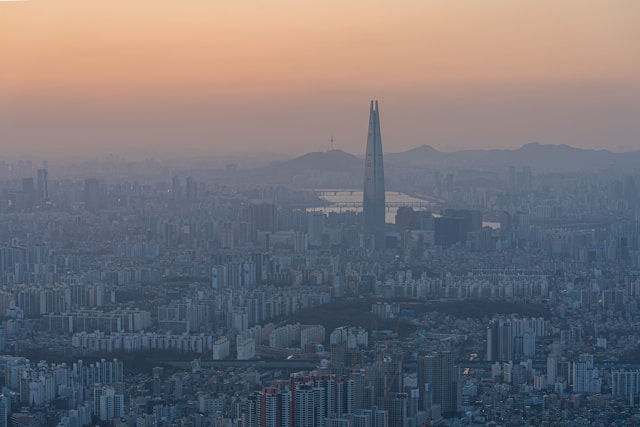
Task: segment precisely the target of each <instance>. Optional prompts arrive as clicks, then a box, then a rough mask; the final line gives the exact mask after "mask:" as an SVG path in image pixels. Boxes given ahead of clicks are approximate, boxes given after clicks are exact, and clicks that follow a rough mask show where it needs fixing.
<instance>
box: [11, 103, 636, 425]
mask: <svg viewBox="0 0 640 427" xmlns="http://www.w3.org/2000/svg"><path fill="white" fill-rule="evenodd" d="M332 143H333V141H332ZM329 148H330V149H329V150H328V151H327V152H326V153H311V154H310V155H305V156H301V157H299V158H294V159H290V160H287V161H283V162H281V163H277V164H276V165H275V166H271V167H267V166H264V167H257V168H249V169H243V168H242V167H241V166H239V165H238V164H235V163H228V164H224V165H223V166H220V167H212V168H211V170H208V171H207V170H205V168H203V167H202V166H200V163H198V164H195V163H194V162H195V160H192V161H190V162H186V161H185V162H173V163H172V162H170V161H165V162H162V161H154V160H151V159H147V160H145V161H143V162H133V161H127V160H125V159H124V158H122V157H120V156H116V155H113V156H110V157H109V158H107V159H101V160H95V161H93V162H91V163H82V164H75V165H65V166H64V167H60V166H54V165H48V164H47V163H46V162H45V163H43V164H42V165H37V166H36V163H35V162H34V161H29V160H20V161H15V162H13V161H0V179H1V181H0V189H1V193H0V218H1V220H0V242H2V243H1V245H0V285H1V290H0V314H1V315H2V318H3V321H2V328H1V329H0V350H2V353H3V355H2V356H0V365H1V368H2V369H0V379H1V381H2V395H1V396H0V427H4V426H12V427H19V426H20V427H24V426H43V427H44V426H50V427H55V426H57V427H81V426H88V425H104V426H107V425H109V426H120V427H124V426H127V427H155V426H183V427H208V426H225V427H226V426H233V427H254V426H273V427H285V426H296V427H304V426H314V427H321V426H324V427H334V426H335V427H356V426H357V427H360V426H362V427H374V426H375V427H387V426H389V427H393V426H403V427H410V426H424V425H450V426H463V425H495V426H502V425H504V426H516V425H518V426H519V425H541V426H584V425H593V426H600V425H602V426H604V425H620V426H623V425H638V423H640V411H639V410H638V402H639V401H640V350H639V349H638V343H639V340H640V329H639V327H640V311H639V310H638V302H639V299H640V228H639V217H638V208H639V207H640V206H639V203H638V201H639V196H638V189H637V188H636V186H635V179H636V178H637V170H633V169H632V170H624V168H615V167H610V165H606V167H604V166H603V168H602V169H600V170H597V171H593V170H592V171H589V172H584V171H582V172H581V171H565V172H558V171H543V172H540V173H539V174H538V173H537V172H536V169H535V168H536V165H530V164H529V163H527V162H526V159H525V160H522V161H519V162H518V163H516V164H510V165H509V164H505V165H503V166H500V167H487V168H483V167H482V166H481V162H473V161H472V162H471V163H474V164H475V167H469V166H464V165H463V166H460V165H456V164H455V163H454V162H453V161H451V162H444V163H443V166H441V167H424V168H423V167H416V166H415V165H408V164H405V165H402V164H400V163H399V161H398V160H396V161H395V163H393V162H390V164H389V167H387V170H386V173H387V176H386V179H385V174H384V173H385V172H383V155H382V138H381V134H380V117H379V113H378V103H377V101H376V102H375V104H374V102H372V103H371V107H370V123H369V133H368V142H367V147H366V155H365V157H364V161H363V160H362V158H357V157H356V156H351V155H348V154H347V153H344V152H341V151H339V150H335V149H333V147H332V146H331V147H329ZM427 148H428V147H426V148H425V147H421V148H420V149H417V150H418V151H419V150H422V151H424V150H426V149H427ZM557 148H558V147H550V146H542V145H540V144H529V145H527V146H525V147H523V148H522V149H521V151H522V150H525V151H526V150H528V152H529V157H528V159H529V160H531V158H532V157H533V156H530V152H531V151H532V150H542V151H544V150H554V149H557ZM562 149H569V147H564V148H562ZM431 150H432V151H433V152H430V156H431V157H433V156H437V155H441V153H437V152H436V150H433V149H431ZM418 151H414V152H413V155H412V156H411V157H413V158H414V159H415V158H416V156H417V153H418ZM516 151H517V150H516ZM514 152H515V151H514ZM585 152H586V153H587V154H592V153H589V152H588V150H576V153H577V154H576V158H577V157H578V154H584V153H585ZM601 154H602V153H601ZM309 156H312V157H313V158H312V159H311V160H313V164H312V165H310V164H309V158H308V157H309ZM389 157H390V158H393V155H390V156H389ZM397 157H398V155H396V158H397ZM352 158H354V159H356V160H357V162H358V164H359V165H360V169H358V168H356V171H355V172H354V174H351V172H350V169H349V167H348V166H345V165H346V164H347V163H349V162H351V161H352V160H353V159H352ZM543 158H544V156H543ZM323 162H327V163H323ZM196 163H197V162H196ZM363 163H364V183H363V181H362V178H361V177H362V176H363V174H362V164H363ZM349 164H350V163H349ZM385 166H386V165H385ZM538 167H540V166H538ZM540 169H542V168H541V167H540ZM634 173H635V174H636V175H634ZM283 176H284V177H288V179H289V182H282V179H283ZM358 176H359V177H360V178H358ZM256 177H258V178H256ZM358 179H360V184H357V182H358ZM340 183H342V185H340ZM354 183H355V184H354ZM385 186H386V189H385ZM363 188H364V191H363V190H362V189H363ZM385 193H386V194H387V196H386V202H385ZM394 193H395V194H396V196H397V195H398V194H404V195H406V196H407V197H408V195H411V200H412V202H407V203H403V202H402V199H401V200H400V201H399V202H390V199H391V198H392V197H391V196H393V194H394ZM339 195H342V196H345V195H346V196H349V197H351V199H354V197H355V199H358V198H359V202H358V201H357V200H356V201H351V202H349V203H343V204H340V203H336V202H333V203H332V202H331V197H332V196H335V197H337V196H339ZM354 195H355V196H354ZM415 200H418V201H419V202H415ZM389 217H392V218H391V220H389ZM385 218H386V219H385Z"/></svg>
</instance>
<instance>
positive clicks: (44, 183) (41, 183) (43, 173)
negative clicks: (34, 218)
mask: <svg viewBox="0 0 640 427" xmlns="http://www.w3.org/2000/svg"><path fill="white" fill-rule="evenodd" d="M37 190H38V199H39V200H40V201H46V200H49V171H48V170H47V169H38V189H37Z"/></svg>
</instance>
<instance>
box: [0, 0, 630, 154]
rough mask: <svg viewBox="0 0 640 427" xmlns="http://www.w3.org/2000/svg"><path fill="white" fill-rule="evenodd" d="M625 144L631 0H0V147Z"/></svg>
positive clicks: (23, 150) (114, 149) (162, 150)
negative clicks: (370, 138) (372, 137)
mask: <svg viewBox="0 0 640 427" xmlns="http://www.w3.org/2000/svg"><path fill="white" fill-rule="evenodd" d="M372 98H376V99H379V100H380V114H381V125H382V137H383V144H384V150H385V151H387V152H398V151H403V150H406V149H410V148H413V147H415V146H418V145H421V144H429V145H432V146H434V147H436V148H438V149H440V150H448V151H451V150H458V149H465V148H517V147H519V146H521V145H523V144H526V143H528V142H531V141H539V142H541V143H547V144H569V145H572V146H576V147H585V148H607V149H611V150H615V151H620V150H636V149H640V1H638V0H520V1H516V0H419V1H418V0H416V1H411V0H408V1H398V2H391V1H377V0H371V1H358V0H354V1H347V0H325V1H301V0H296V1H293V0H291V1H289V0H273V1H266V0H255V1H254V0H155V1H150V0H25V1H0V147H1V151H0V156H3V157H6V156H33V157H42V158H45V157H62V156H66V155H70V154H73V155H77V154H82V155H92V156H97V155H104V154H107V153H119V154H125V155H131V156H144V157H152V156H166V155H180V156H192V155H215V154H218V153H231V152H246V151H254V152H278V153H288V154H301V153H305V152H310V151H320V150H326V149H327V144H328V141H329V138H330V136H331V135H332V134H333V136H334V139H335V147H336V148H340V149H343V150H345V151H348V152H351V153H354V154H358V155H362V154H363V152H364V149H365V143H366V130H367V120H368V107H369V100H370V99H372Z"/></svg>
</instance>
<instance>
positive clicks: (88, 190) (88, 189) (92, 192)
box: [84, 178, 100, 210]
mask: <svg viewBox="0 0 640 427" xmlns="http://www.w3.org/2000/svg"><path fill="white" fill-rule="evenodd" d="M84 201H85V203H86V206H87V209H91V210H93V209H97V208H98V207H99V205H100V181H98V180H97V179H95V178H87V179H85V180H84Z"/></svg>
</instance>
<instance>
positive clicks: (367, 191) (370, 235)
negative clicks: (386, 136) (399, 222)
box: [362, 101, 385, 249]
mask: <svg viewBox="0 0 640 427" xmlns="http://www.w3.org/2000/svg"><path fill="white" fill-rule="evenodd" d="M362 212H363V216H364V237H365V242H368V245H367V246H368V247H373V248H375V249H383V248H384V237H385V236H384V234H385V218H384V217H385V193H384V164H383V159H382V137H381V136H380V114H379V110H378V101H371V105H370V110H369V134H368V136H367V154H366V156H365V164H364V191H363V199H362Z"/></svg>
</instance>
